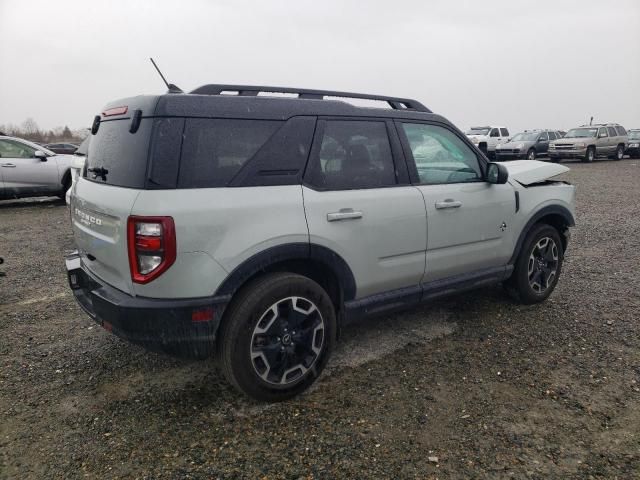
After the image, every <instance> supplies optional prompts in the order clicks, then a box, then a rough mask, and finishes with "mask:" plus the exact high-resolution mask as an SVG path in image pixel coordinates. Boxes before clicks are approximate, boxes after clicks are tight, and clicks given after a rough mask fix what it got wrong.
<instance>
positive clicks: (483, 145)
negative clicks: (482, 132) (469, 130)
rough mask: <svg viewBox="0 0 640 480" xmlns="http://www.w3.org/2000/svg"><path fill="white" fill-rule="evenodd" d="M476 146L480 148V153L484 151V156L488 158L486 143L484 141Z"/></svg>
mask: <svg viewBox="0 0 640 480" xmlns="http://www.w3.org/2000/svg"><path fill="white" fill-rule="evenodd" d="M478 148H479V149H480V151H481V152H482V153H484V156H485V157H487V158H489V151H488V150H487V144H486V143H481V144H480V145H478Z"/></svg>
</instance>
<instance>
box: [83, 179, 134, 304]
mask: <svg viewBox="0 0 640 480" xmlns="http://www.w3.org/2000/svg"><path fill="white" fill-rule="evenodd" d="M138 194H139V191H138V190H134V189H131V188H122V187H115V186H112V185H104V184H100V183H96V182H91V181H88V180H86V179H84V178H79V179H78V182H77V184H76V190H75V194H74V196H73V200H72V203H71V223H72V226H73V235H74V237H75V241H76V246H77V247H78V253H79V254H80V258H81V259H82V264H83V265H84V267H85V268H86V269H87V270H89V271H90V272H91V273H93V274H94V275H95V276H96V277H98V278H100V279H101V280H104V281H105V282H106V283H108V284H109V285H111V286H113V287H115V288H117V289H119V290H122V291H123V292H126V293H129V294H133V286H132V282H131V273H130V271H129V257H128V254H127V217H128V216H129V213H130V212H131V208H132V207H133V204H134V202H135V200H136V198H137V196H138Z"/></svg>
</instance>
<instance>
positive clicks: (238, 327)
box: [218, 273, 337, 402]
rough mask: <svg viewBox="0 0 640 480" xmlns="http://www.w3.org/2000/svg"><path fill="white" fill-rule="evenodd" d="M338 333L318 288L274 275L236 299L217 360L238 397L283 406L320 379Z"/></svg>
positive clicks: (301, 279) (329, 304) (330, 307)
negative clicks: (286, 401)
mask: <svg viewBox="0 0 640 480" xmlns="http://www.w3.org/2000/svg"><path fill="white" fill-rule="evenodd" d="M314 308H315V310H314ZM305 312H306V313H305ZM296 330H297V331H296ZM336 331H337V325H336V316H335V311H334V308H333V303H332V302H331V299H330V298H329V296H328V295H327V293H326V292H325V291H324V290H323V289H322V287H321V286H320V285H318V284H317V283H316V282H314V281H313V280H311V279H309V278H307V277H303V276H301V275H297V274H293V273H271V274H267V275H265V276H263V277H260V278H258V279H257V280H254V281H252V282H250V283H249V284H248V285H247V286H246V287H243V289H242V290H241V291H240V292H239V293H238V294H236V295H235V297H234V299H233V301H232V303H231V305H229V308H228V310H227V312H226V313H225V315H224V319H223V323H222V326H221V329H220V336H219V343H218V359H219V362H220V366H221V368H222V371H223V373H224V375H225V377H226V378H227V380H228V381H229V383H231V384H232V385H233V386H234V387H235V388H236V389H238V390H239V391H240V392H242V393H244V394H246V395H248V396H250V397H252V398H254V399H256V400H259V401H268V402H277V401H282V400H286V399H289V398H291V397H294V396H296V395H298V394H299V393H301V392H303V391H304V390H306V389H307V388H308V387H309V386H310V385H311V384H312V383H313V382H314V381H315V380H316V378H318V376H319V375H320V373H321V372H322V370H323V369H324V367H325V365H326V364H327V361H328V359H329V356H330V354H331V351H332V350H333V347H334V345H335V341H336ZM316 350H317V351H316ZM268 357H271V362H270V361H269V358H268ZM296 362H299V363H296ZM271 363H273V365H271ZM296 368H297V370H296ZM291 370H293V371H291ZM287 372H289V373H287ZM296 374H297V375H296ZM283 382H284V383H283Z"/></svg>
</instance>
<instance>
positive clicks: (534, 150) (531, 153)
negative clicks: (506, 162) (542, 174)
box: [527, 148, 536, 160]
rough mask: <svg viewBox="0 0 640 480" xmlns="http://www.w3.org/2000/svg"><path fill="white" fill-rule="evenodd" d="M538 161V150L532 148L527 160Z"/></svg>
mask: <svg viewBox="0 0 640 480" xmlns="http://www.w3.org/2000/svg"><path fill="white" fill-rule="evenodd" d="M535 159H536V149H535V148H530V149H529V151H528V152H527V160H535Z"/></svg>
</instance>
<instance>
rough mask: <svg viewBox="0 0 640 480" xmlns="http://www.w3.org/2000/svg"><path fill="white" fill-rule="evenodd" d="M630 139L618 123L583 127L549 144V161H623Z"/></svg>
mask: <svg viewBox="0 0 640 480" xmlns="http://www.w3.org/2000/svg"><path fill="white" fill-rule="evenodd" d="M628 142H629V139H628V138H627V131H626V130H625V129H624V127H623V126H622V125H618V124H617V123H606V124H595V125H583V126H582V127H578V128H572V129H571V130H569V131H568V132H567V134H566V135H565V136H564V137H562V138H560V139H558V140H554V141H552V142H551V143H550V144H549V159H550V160H551V161H554V162H559V161H560V160H561V159H563V158H579V159H581V160H582V161H583V162H593V161H594V160H595V159H596V158H597V157H608V158H613V159H614V160H622V157H623V156H624V151H625V149H626V146H627V143H628Z"/></svg>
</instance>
